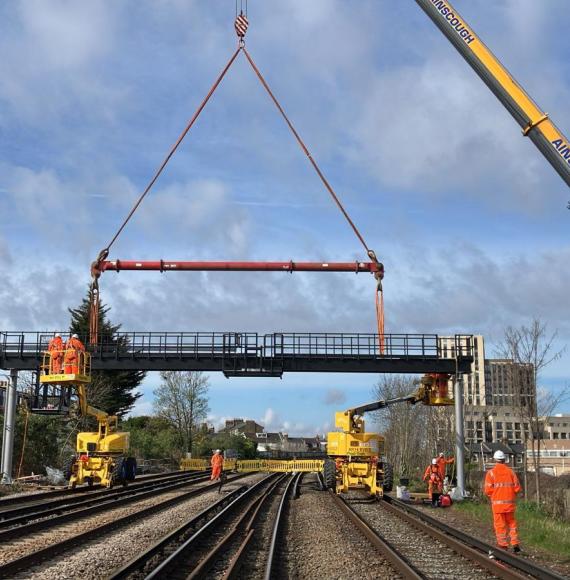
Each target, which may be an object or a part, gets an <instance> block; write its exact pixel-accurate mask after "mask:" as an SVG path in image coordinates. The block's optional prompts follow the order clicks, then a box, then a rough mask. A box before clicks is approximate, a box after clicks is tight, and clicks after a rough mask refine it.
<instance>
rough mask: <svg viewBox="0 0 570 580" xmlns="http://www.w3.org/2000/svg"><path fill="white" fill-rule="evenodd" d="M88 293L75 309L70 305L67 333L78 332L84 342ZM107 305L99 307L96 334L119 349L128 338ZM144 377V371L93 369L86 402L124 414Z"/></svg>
mask: <svg viewBox="0 0 570 580" xmlns="http://www.w3.org/2000/svg"><path fill="white" fill-rule="evenodd" d="M90 299H91V293H90V292H88V294H87V297H86V298H83V300H82V302H81V304H80V305H79V306H78V307H77V308H70V309H69V313H70V314H71V324H70V326H69V332H70V333H76V334H78V335H79V337H80V338H81V340H82V341H83V342H84V343H87V341H88V339H89V305H90ZM109 310H110V308H109V307H107V306H105V305H103V304H101V307H100V309H99V335H100V336H101V337H102V338H103V340H104V342H105V343H106V344H107V345H109V344H110V345H113V347H115V348H118V349H126V348H127V347H128V339H127V338H126V337H125V336H121V335H119V330H120V328H121V325H120V324H112V323H111V322H110V321H109V320H108V318H107V313H108V312H109ZM145 376H146V373H145V372H144V371H94V372H93V373H92V382H91V384H90V385H89V387H88V397H89V403H90V404H91V405H93V406H95V407H98V408H100V409H102V410H104V411H107V412H108V413H110V414H112V415H119V416H123V415H125V414H126V413H128V411H129V410H130V409H132V407H133V405H134V404H135V402H136V400H137V399H138V398H139V397H140V396H141V393H138V392H136V388H137V387H138V386H139V385H140V384H141V383H142V381H143V380H144V378H145Z"/></svg>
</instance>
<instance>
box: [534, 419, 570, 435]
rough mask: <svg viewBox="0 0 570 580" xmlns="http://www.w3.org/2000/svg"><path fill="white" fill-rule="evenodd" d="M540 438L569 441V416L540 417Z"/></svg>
mask: <svg viewBox="0 0 570 580" xmlns="http://www.w3.org/2000/svg"><path fill="white" fill-rule="evenodd" d="M540 422H541V424H542V438H543V439H550V440H554V441H556V440H557V439H566V440H570V415H562V414H558V415H553V416H552V417H541V419H540Z"/></svg>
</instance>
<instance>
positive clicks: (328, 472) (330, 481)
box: [323, 459, 336, 489]
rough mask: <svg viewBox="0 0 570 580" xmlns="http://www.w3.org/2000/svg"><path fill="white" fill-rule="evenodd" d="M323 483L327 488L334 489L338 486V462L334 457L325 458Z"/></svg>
mask: <svg viewBox="0 0 570 580" xmlns="http://www.w3.org/2000/svg"><path fill="white" fill-rule="evenodd" d="M323 483H324V486H325V489H334V488H335V487H336V464H335V462H334V461H333V460H332V459H325V464H324V466H323Z"/></svg>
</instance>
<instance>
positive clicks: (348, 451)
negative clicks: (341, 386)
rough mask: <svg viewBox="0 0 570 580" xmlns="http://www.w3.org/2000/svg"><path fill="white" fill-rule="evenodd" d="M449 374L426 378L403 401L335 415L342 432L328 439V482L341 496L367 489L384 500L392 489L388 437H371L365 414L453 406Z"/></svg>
mask: <svg viewBox="0 0 570 580" xmlns="http://www.w3.org/2000/svg"><path fill="white" fill-rule="evenodd" d="M449 380H450V376H449V375H448V374H440V373H432V374H427V375H424V376H423V377H422V378H421V380H420V384H419V386H418V388H417V390H416V391H414V392H413V393H410V394H409V395H405V396H403V397H396V398H394V399H381V400H379V401H374V402H372V403H366V404H364V405H359V406H358V407H353V408H351V409H347V410H346V411H340V412H337V413H336V414H335V425H336V427H337V428H338V429H340V431H331V432H330V433H329V434H328V436H327V454H328V455H329V457H330V458H331V460H329V461H327V462H325V465H324V480H325V484H326V486H327V487H329V488H334V489H335V490H336V492H337V493H346V492H348V491H349V490H350V489H365V490H366V491H368V493H369V494H370V495H372V496H374V497H381V496H382V495H383V493H384V492H385V491H390V490H391V488H392V479H393V478H392V468H391V466H390V465H389V464H388V463H387V462H386V461H385V459H384V453H385V449H384V437H382V435H380V434H379V433H367V432H366V430H365V427H364V413H369V412H370V411H377V410H378V409H384V408H386V407H390V406H391V405H396V404H398V403H411V404H412V405H415V404H416V403H422V404H424V405H429V406H447V405H453V400H452V399H451V398H450V397H449V396H448V385H449Z"/></svg>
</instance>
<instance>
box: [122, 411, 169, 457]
mask: <svg viewBox="0 0 570 580" xmlns="http://www.w3.org/2000/svg"><path fill="white" fill-rule="evenodd" d="M121 429H122V430H124V431H128V432H129V433H130V441H131V444H130V449H131V453H132V454H133V455H134V456H135V457H137V458H138V459H172V460H176V461H178V460H179V459H180V457H181V452H180V437H179V435H178V432H177V431H176V429H175V428H174V427H173V426H172V425H171V424H170V422H169V421H167V420H165V419H163V418H161V417H153V416H139V417H129V418H128V419H127V420H125V421H123V422H122V424H121Z"/></svg>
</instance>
